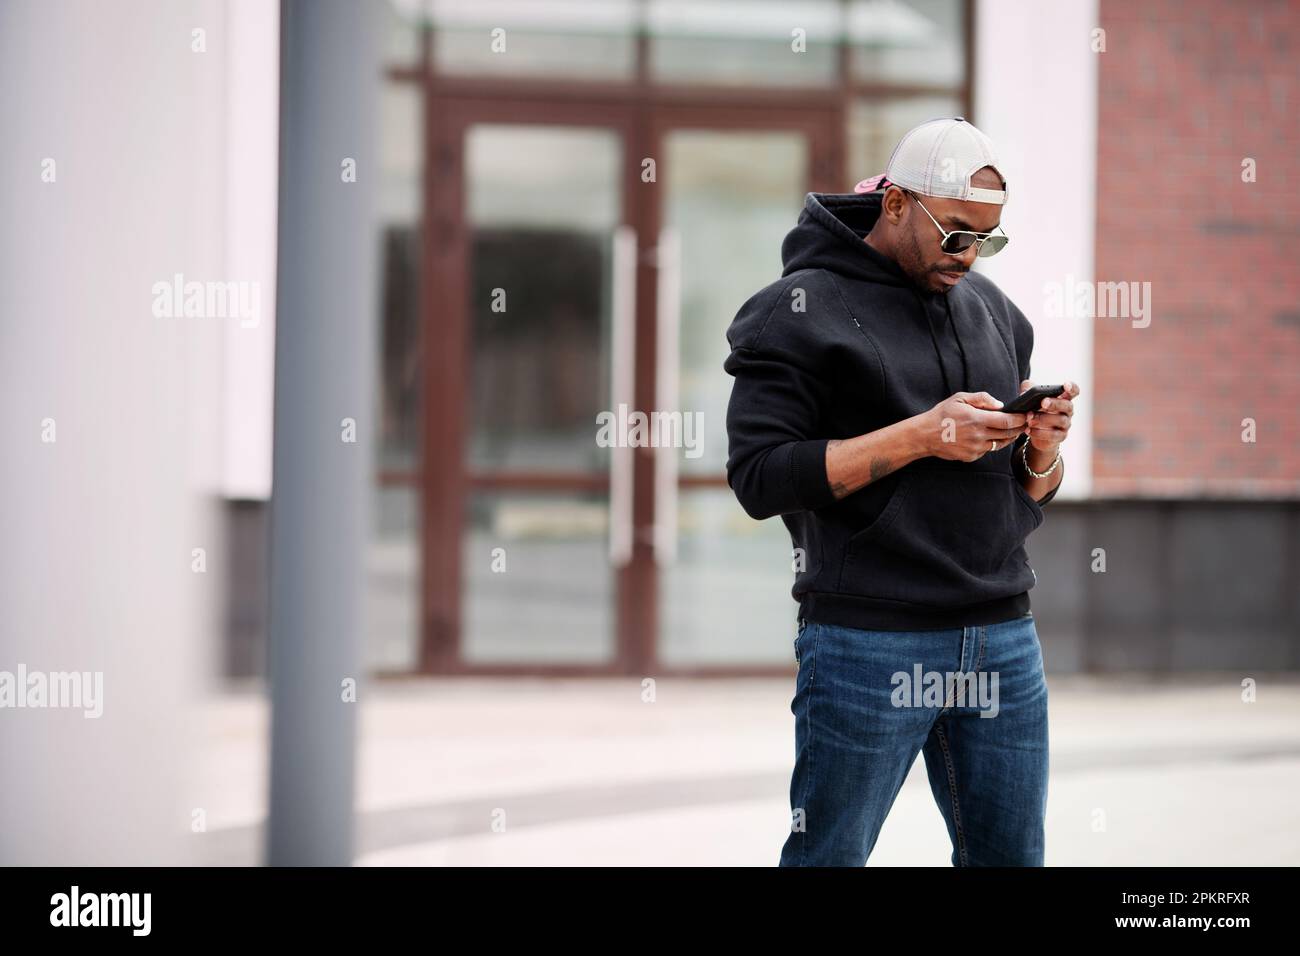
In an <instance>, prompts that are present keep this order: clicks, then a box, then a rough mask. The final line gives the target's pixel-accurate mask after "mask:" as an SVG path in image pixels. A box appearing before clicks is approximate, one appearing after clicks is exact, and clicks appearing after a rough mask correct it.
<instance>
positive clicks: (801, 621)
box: [794, 617, 808, 664]
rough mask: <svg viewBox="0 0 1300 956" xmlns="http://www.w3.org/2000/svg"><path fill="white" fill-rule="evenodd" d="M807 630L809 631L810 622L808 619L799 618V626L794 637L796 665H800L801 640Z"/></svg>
mask: <svg viewBox="0 0 1300 956" xmlns="http://www.w3.org/2000/svg"><path fill="white" fill-rule="evenodd" d="M806 630H808V620H807V618H802V617H801V618H799V624H798V627H797V628H796V629H795V635H794V662H795V663H796V664H798V663H799V638H801V637H803V632H804V631H806Z"/></svg>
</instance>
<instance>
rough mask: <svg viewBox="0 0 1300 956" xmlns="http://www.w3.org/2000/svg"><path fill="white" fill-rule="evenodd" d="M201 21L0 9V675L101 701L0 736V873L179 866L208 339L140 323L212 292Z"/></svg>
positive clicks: (215, 131)
mask: <svg viewBox="0 0 1300 956" xmlns="http://www.w3.org/2000/svg"><path fill="white" fill-rule="evenodd" d="M223 18H224V7H223V5H222V4H221V3H219V2H217V0H208V2H196V3H190V4H177V3H173V2H171V0H136V2H131V3H113V4H104V3H97V2H73V0H5V2H4V3H3V4H0V129H3V130H4V149H3V150H0V209H3V210H4V215H3V216H0V408H3V409H4V415H3V416H2V417H0V434H3V444H4V448H5V466H4V467H3V468H0V508H3V528H4V534H3V535H0V606H3V608H4V613H3V615H2V616H0V670H5V671H9V672H11V673H12V672H14V671H15V669H16V668H17V667H18V666H20V665H22V666H25V667H26V668H27V670H28V672H29V673H30V672H33V671H42V672H78V673H86V674H91V675H94V674H100V675H102V690H103V699H102V715H101V716H99V717H97V718H93V717H92V718H87V717H84V716H83V713H82V712H81V711H77V710H70V709H54V708H49V709H41V708H36V709H23V710H18V709H14V710H8V709H6V710H5V711H4V712H3V713H0V781H3V786H0V820H3V821H5V823H4V826H3V827H0V863H5V864H44V865H52V864H60V865H84V864H107V863H112V864H118V865H138V864H160V863H176V862H185V861H186V860H188V859H189V858H190V857H189V851H191V850H192V849H193V848H194V847H195V846H196V843H195V841H196V840H197V839H199V837H197V836H195V835H194V834H192V833H191V813H192V811H193V810H195V809H201V808H203V806H204V805H205V800H206V798H207V796H210V795H205V794H204V793H203V792H201V791H196V790H194V789H193V788H192V786H191V779H190V777H189V774H188V773H187V764H188V761H189V760H190V759H192V757H193V755H194V754H195V753H197V752H198V751H199V750H200V749H201V748H200V740H201V738H200V736H199V734H198V731H199V730H200V728H201V725H197V724H196V722H195V719H194V718H195V717H196V713H195V711H194V705H195V704H196V703H197V702H198V701H199V699H200V697H201V691H202V689H203V678H204V676H205V675H207V674H211V673H212V671H213V667H212V664H213V659H214V657H215V652H216V647H217V644H216V637H217V634H216V631H217V622H218V621H219V620H220V613H219V609H220V607H221V599H222V595H223V590H224V579H223V576H222V574H221V571H222V568H223V567H224V562H225V560H226V557H225V553H224V542H223V539H222V536H221V529H220V524H219V522H218V521H217V520H216V519H217V514H216V508H215V502H214V498H213V496H212V494H211V492H212V490H213V487H214V485H215V484H216V480H215V479H216V476H217V475H218V472H219V467H218V466H219V458H220V433H221V426H220V418H221V407H222V398H221V389H220V378H221V363H220V353H221V343H222V339H223V332H224V330H223V328H222V323H223V322H225V321H227V320H224V319H209V318H185V317H180V316H161V317H160V316H158V315H156V314H155V313H154V308H153V305H154V288H153V287H154V284H155V283H158V282H163V281H166V280H167V279H169V278H170V277H171V276H172V275H173V274H174V273H177V272H180V273H183V274H184V275H185V276H186V277H190V278H195V279H202V280H209V279H219V278H221V277H222V276H223V273H224V269H225V264H224V255H225V235H224V233H223V228H222V224H223V221H224V218H225V207H224V191H223V184H224V182H225V178H226V174H225V164H226V160H227V149H226V144H227V130H226V128H225V125H224V122H223V118H224V112H223V108H222V104H223V97H224V89H225V85H226V80H227V72H228V64H227V59H226V55H225V36H224V29H223V24H224V19H223ZM196 28H198V29H205V30H206V31H207V33H206V37H207V44H208V48H207V52H205V53H197V52H194V51H193V49H192V46H191V44H192V33H191V31H192V30H194V29H196ZM270 92H271V91H268V95H270ZM46 159H50V160H53V162H54V164H55V165H54V167H53V168H54V171H55V178H54V179H53V181H45V179H43V178H42V173H43V171H44V170H45V169H46V168H48V167H45V166H44V165H43V163H44V161H45V160H46ZM47 420H52V421H53V423H54V424H53V427H54V436H53V437H54V439H55V440H54V441H49V440H48V437H49V433H48V431H47V427H46V422H47ZM196 548H202V549H204V552H205V562H206V570H205V571H203V572H201V573H200V572H196V571H195V570H194V568H195V564H194V562H195V557H194V555H193V550H194V549H196ZM92 680H93V677H92Z"/></svg>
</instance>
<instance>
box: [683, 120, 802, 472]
mask: <svg viewBox="0 0 1300 956" xmlns="http://www.w3.org/2000/svg"><path fill="white" fill-rule="evenodd" d="M666 147H667V149H666V153H665V157H664V161H665V168H664V171H663V178H664V181H665V186H666V200H667V208H666V210H665V221H666V223H667V224H668V225H669V226H671V227H672V228H673V229H675V230H676V231H677V233H678V237H679V242H680V250H681V251H680V262H679V268H680V270H681V299H680V303H681V304H680V309H681V320H680V333H679V341H680V362H681V365H680V372H679V375H678V390H679V397H678V402H677V406H676V407H675V408H670V409H667V410H668V411H676V410H681V411H683V412H686V413H695V412H699V413H702V414H703V420H704V427H703V442H702V445H703V453H702V454H701V455H700V456H699V457H698V458H686V457H684V456H683V457H682V458H681V459H680V468H681V471H682V472H683V473H684V474H704V475H714V476H721V475H722V474H723V473H724V471H725V468H726V463H727V433H726V420H727V402H728V400H729V399H730V397H731V377H730V376H729V375H727V374H726V373H724V372H723V371H722V363H723V360H724V359H726V357H727V337H726V333H727V326H728V325H730V324H731V320H732V319H734V318H735V316H736V310H737V309H739V308H740V306H741V304H742V303H743V302H744V301H745V300H746V299H747V298H749V297H750V296H751V295H753V294H754V291H755V290H757V289H761V288H763V286H765V285H767V284H768V283H770V282H774V281H776V280H777V279H778V278H780V276H781V240H782V239H783V238H784V237H785V234H786V233H787V232H789V231H790V229H791V228H792V227H793V226H794V224H795V221H796V220H797V219H798V218H799V211H800V210H801V209H802V208H803V199H804V193H805V186H806V184H807V182H808V160H809V157H808V152H809V147H808V141H807V137H806V136H805V135H804V134H803V133H797V132H785V131H781V130H771V131H761V130H760V131H752V132H751V131H748V130H744V131H737V130H710V129H677V130H673V131H671V132H670V133H669V134H668V136H667V141H666ZM669 400H670V401H671V397H669Z"/></svg>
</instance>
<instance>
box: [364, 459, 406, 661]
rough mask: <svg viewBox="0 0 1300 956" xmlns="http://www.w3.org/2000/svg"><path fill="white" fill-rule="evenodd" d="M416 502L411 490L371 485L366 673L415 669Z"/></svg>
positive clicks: (367, 557)
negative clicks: (368, 671)
mask: <svg viewBox="0 0 1300 956" xmlns="http://www.w3.org/2000/svg"><path fill="white" fill-rule="evenodd" d="M419 622H420V498H419V489H418V488H417V487H388V488H385V487H380V486H378V485H375V486H373V488H372V491H371V504H370V544H369V547H367V549H366V590H365V632H364V633H365V644H364V653H365V664H366V667H367V669H369V670H371V671H375V670H393V671H411V670H414V669H415V665H416V660H417V649H418V646H419V644H418V641H419V633H420V627H419Z"/></svg>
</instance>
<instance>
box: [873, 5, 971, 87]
mask: <svg viewBox="0 0 1300 956" xmlns="http://www.w3.org/2000/svg"><path fill="white" fill-rule="evenodd" d="M848 18H849V19H848V33H849V37H850V42H851V44H852V50H853V52H852V56H851V63H852V71H853V78H854V79H855V80H858V81H865V82H871V83H911V84H916V85H922V86H958V85H960V84H961V83H962V82H963V80H964V79H965V75H966V45H965V4H964V3H963V2H962V0H851V2H850V3H849V14H848Z"/></svg>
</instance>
